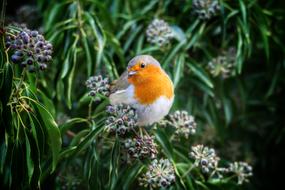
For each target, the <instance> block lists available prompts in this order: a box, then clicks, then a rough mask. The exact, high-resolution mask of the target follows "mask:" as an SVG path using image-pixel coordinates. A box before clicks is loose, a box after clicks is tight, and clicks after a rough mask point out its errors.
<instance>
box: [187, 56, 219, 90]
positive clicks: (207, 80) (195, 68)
mask: <svg viewBox="0 0 285 190" xmlns="http://www.w3.org/2000/svg"><path fill="white" fill-rule="evenodd" d="M186 63H187V65H188V67H189V68H190V69H191V70H192V71H193V73H194V74H195V75H196V76H197V77H198V78H199V79H200V80H201V81H203V82H204V83H205V84H206V85H207V86H208V87H210V88H213V87H214V84H213V83H212V81H211V80H210V78H209V77H208V75H207V74H206V72H205V71H204V69H203V68H202V67H200V66H198V65H197V64H196V63H194V61H191V60H190V61H189V62H186Z"/></svg>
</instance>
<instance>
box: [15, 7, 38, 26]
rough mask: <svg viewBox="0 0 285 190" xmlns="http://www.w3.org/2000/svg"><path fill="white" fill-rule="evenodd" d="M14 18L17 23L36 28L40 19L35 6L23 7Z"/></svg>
mask: <svg viewBox="0 0 285 190" xmlns="http://www.w3.org/2000/svg"><path fill="white" fill-rule="evenodd" d="M16 15H17V16H16V18H17V22H18V23H23V22H25V23H27V24H28V26H32V27H33V28H34V27H37V26H38V25H39V21H40V18H41V16H40V15H41V14H40V11H39V9H38V8H37V6H34V5H23V6H21V7H19V8H18V9H17V11H16Z"/></svg>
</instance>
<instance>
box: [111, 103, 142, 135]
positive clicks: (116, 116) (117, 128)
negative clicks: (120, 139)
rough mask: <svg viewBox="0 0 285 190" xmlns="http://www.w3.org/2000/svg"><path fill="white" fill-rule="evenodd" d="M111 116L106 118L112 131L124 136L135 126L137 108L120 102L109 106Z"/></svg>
mask: <svg viewBox="0 0 285 190" xmlns="http://www.w3.org/2000/svg"><path fill="white" fill-rule="evenodd" d="M107 113H108V114H110V116H109V117H108V118H107V120H106V125H107V126H108V128H109V130H110V132H112V133H117V134H118V135H119V136H124V135H125V134H126V132H128V131H130V129H132V128H133V127H135V125H136V123H137V118H138V115H137V113H136V110H135V109H134V108H132V107H130V106H128V105H125V104H119V105H111V106H108V107H107Z"/></svg>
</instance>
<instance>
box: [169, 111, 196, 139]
mask: <svg viewBox="0 0 285 190" xmlns="http://www.w3.org/2000/svg"><path fill="white" fill-rule="evenodd" d="M168 120H169V122H168V123H169V124H170V125H171V126H173V127H175V129H176V130H175V134H177V135H184V136H185V137H186V138H188V136H189V134H191V135H192V134H194V133H195V132H196V126H197V123H196V122H195V120H194V117H193V116H192V115H189V114H188V112H187V111H178V110H177V111H175V112H174V113H173V114H170V115H169V117H168Z"/></svg>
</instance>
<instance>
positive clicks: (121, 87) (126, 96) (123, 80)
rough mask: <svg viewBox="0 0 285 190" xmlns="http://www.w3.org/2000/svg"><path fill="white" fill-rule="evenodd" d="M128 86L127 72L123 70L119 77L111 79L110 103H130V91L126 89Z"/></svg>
mask: <svg viewBox="0 0 285 190" xmlns="http://www.w3.org/2000/svg"><path fill="white" fill-rule="evenodd" d="M129 86H130V84H129V83H128V72H127V71H125V72H124V73H123V74H122V75H121V76H120V78H119V79H117V80H115V81H113V82H112V84H111V95H110V102H111V104H112V105H115V104H120V103H125V104H130V103H131V98H130V92H129V91H128V90H127V89H128V87H129Z"/></svg>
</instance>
